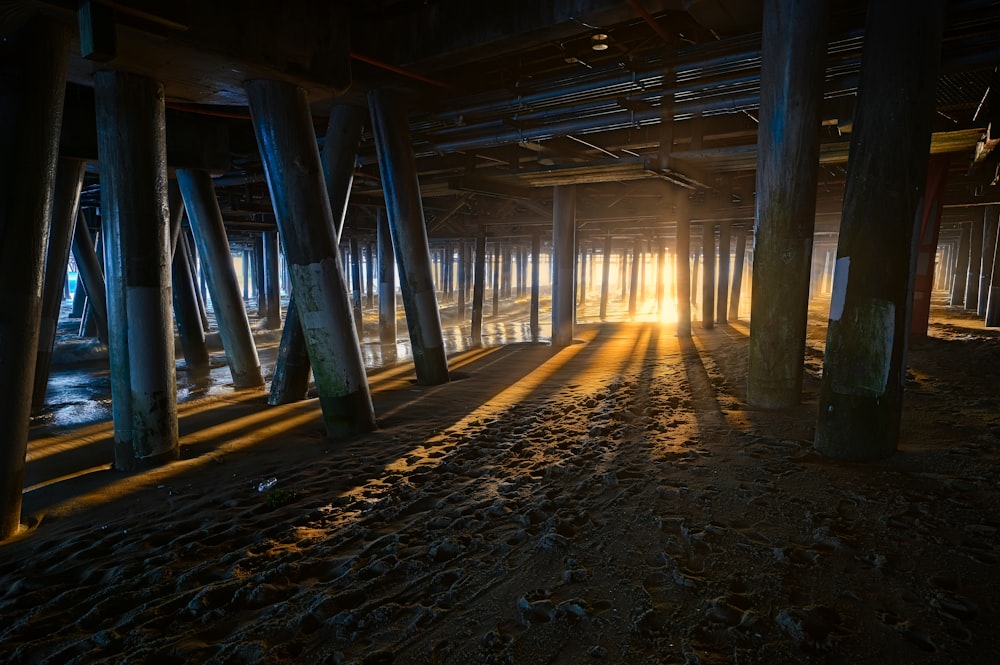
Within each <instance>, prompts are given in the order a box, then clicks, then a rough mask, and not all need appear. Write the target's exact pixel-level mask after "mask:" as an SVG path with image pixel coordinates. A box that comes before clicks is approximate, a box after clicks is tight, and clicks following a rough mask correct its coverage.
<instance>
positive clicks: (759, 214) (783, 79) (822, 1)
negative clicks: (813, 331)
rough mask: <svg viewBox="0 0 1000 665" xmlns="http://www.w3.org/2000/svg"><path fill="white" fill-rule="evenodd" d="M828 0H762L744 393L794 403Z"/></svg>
mask: <svg viewBox="0 0 1000 665" xmlns="http://www.w3.org/2000/svg"><path fill="white" fill-rule="evenodd" d="M828 7H829V0H819V1H818V2H817V1H810V0H768V1H767V2H765V4H764V30H763V37H762V44H763V45H764V46H763V53H762V63H761V103H760V107H761V108H760V114H761V115H760V125H759V132H758V133H759V137H758V144H759V145H760V149H759V150H758V151H757V205H756V221H755V227H754V253H753V262H754V264H753V274H754V280H753V283H752V284H751V300H750V307H751V313H750V352H749V367H748V372H747V401H748V402H749V403H750V404H751V405H753V406H756V407H762V408H783V407H788V406H792V405H794V404H798V403H799V399H800V396H801V392H802V372H803V364H804V358H805V343H806V321H807V318H808V314H809V270H810V265H811V262H812V241H813V232H814V229H815V218H816V183H817V173H818V170H819V129H820V120H821V118H820V116H821V111H822V108H821V107H822V101H823V71H824V69H823V67H824V61H825V58H826V42H827V39H826V24H827V15H828V13H829V10H828Z"/></svg>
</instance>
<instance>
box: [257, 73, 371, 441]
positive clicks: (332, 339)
mask: <svg viewBox="0 0 1000 665" xmlns="http://www.w3.org/2000/svg"><path fill="white" fill-rule="evenodd" d="M245 85H246V90H247V98H248V102H249V106H250V116H251V118H252V122H253V126H254V134H255V135H256V136H257V145H258V147H259V148H260V154H261V157H262V159H263V162H264V172H265V174H266V175H267V182H268V188H269V189H270V192H271V201H272V203H273V205H274V212H275V217H276V218H277V222H278V231H279V233H280V234H281V244H282V246H283V247H284V248H285V260H286V261H287V262H288V266H289V270H290V272H291V275H292V293H293V294H294V296H295V301H296V307H297V308H298V314H299V319H300V321H301V323H302V330H303V333H304V335H305V339H306V346H307V348H308V353H309V360H310V363H311V364H312V371H313V377H314V379H315V381H316V390H317V392H318V393H319V402H320V407H321V408H322V410H323V420H324V423H325V425H326V432H327V435H328V436H330V437H334V438H339V437H345V436H350V435H353V434H357V433H360V432H367V431H371V430H373V429H375V426H376V424H375V412H374V409H373V408H372V402H371V395H370V393H369V390H368V378H367V376H366V375H365V366H364V361H363V359H362V357H361V346H360V344H359V342H358V336H357V331H356V330H355V328H354V321H353V320H352V317H351V303H350V300H349V299H348V296H347V289H346V288H345V284H344V270H343V267H342V266H341V263H340V255H339V252H338V249H337V235H336V226H335V224H334V220H335V218H336V217H343V214H344V211H343V210H338V211H337V212H336V213H334V212H333V211H332V210H331V209H330V194H329V192H333V191H342V190H343V187H344V183H343V182H333V183H331V186H330V187H329V188H328V187H327V185H326V183H325V182H324V180H323V173H324V171H323V167H322V165H321V163H320V156H319V150H318V148H317V146H316V137H315V132H314V129H313V122H312V115H311V113H310V111H309V104H308V102H307V100H306V91H305V90H303V89H302V88H299V87H297V86H295V85H292V84H290V83H284V82H280V81H261V80H258V81H248V82H247V83H246V84H245ZM353 159H354V157H353V155H352V157H351V160H352V161H353ZM352 172H353V171H352ZM347 177H349V176H348V175H346V174H344V173H341V178H342V179H346V178H347ZM346 203H347V199H346V197H345V198H344V205H345V206H346Z"/></svg>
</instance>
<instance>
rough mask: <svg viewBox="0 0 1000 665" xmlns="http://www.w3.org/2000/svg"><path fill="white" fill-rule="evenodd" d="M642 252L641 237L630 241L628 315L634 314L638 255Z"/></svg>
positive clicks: (636, 293) (637, 288)
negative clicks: (630, 265) (630, 271)
mask: <svg viewBox="0 0 1000 665" xmlns="http://www.w3.org/2000/svg"><path fill="white" fill-rule="evenodd" d="M641 254H642V239H640V238H638V237H636V239H635V240H633V241H632V273H631V275H630V276H629V287H628V314H629V316H635V312H636V307H637V302H636V299H637V297H638V295H639V264H640V263H641V261H640V256H641Z"/></svg>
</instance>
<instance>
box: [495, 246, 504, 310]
mask: <svg viewBox="0 0 1000 665" xmlns="http://www.w3.org/2000/svg"><path fill="white" fill-rule="evenodd" d="M501 249H502V248H501V246H500V241H499V240H498V241H497V242H495V243H493V318H496V317H497V316H499V314H500V291H501V287H500V257H501V256H502V255H503V251H501Z"/></svg>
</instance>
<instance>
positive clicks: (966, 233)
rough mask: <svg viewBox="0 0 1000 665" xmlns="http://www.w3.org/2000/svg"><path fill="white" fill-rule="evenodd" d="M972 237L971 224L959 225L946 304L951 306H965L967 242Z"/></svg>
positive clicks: (967, 267)
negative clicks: (953, 267) (949, 290)
mask: <svg viewBox="0 0 1000 665" xmlns="http://www.w3.org/2000/svg"><path fill="white" fill-rule="evenodd" d="M971 238H972V225H971V224H968V223H965V224H962V225H961V229H960V231H959V236H958V252H957V253H956V255H955V269H954V271H953V272H952V277H951V300H950V301H949V303H948V304H950V305H951V306H952V307H964V306H965V281H966V274H967V273H968V269H969V244H970V240H971Z"/></svg>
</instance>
